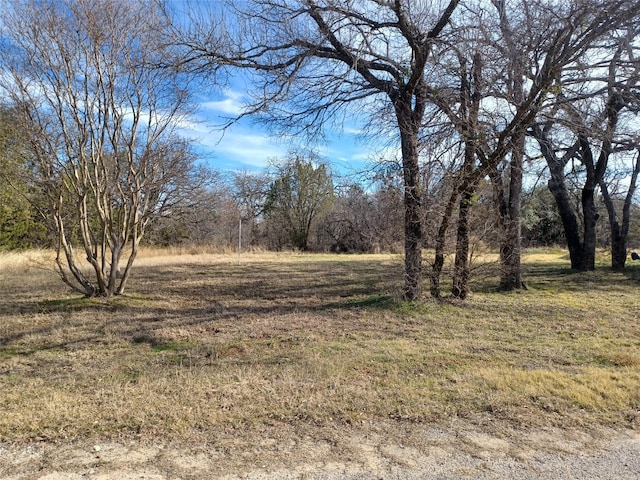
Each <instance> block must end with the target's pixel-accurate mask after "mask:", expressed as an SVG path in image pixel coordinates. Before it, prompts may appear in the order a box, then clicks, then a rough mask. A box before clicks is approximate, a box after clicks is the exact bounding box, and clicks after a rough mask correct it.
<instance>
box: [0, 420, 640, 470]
mask: <svg viewBox="0 0 640 480" xmlns="http://www.w3.org/2000/svg"><path fill="white" fill-rule="evenodd" d="M488 430H490V431H491V433H487V429H485V428H481V427H479V426H478V425H470V424H465V423H462V422H455V424H451V425H447V426H444V427H439V428H434V427H425V426H419V425H398V424H394V423H389V424H386V425H379V424H378V425H368V426H365V428H360V427H358V428H353V427H347V428H340V429H339V428H326V427H325V428H319V429H316V430H314V431H312V432H309V431H304V432H303V431H300V432H296V431H293V430H290V429H289V428H288V427H278V428H274V429H269V430H265V431H263V432H261V433H260V434H256V435H253V434H252V435H251V439H250V438H249V437H248V436H247V435H246V434H242V432H240V433H239V434H237V435H236V434H233V435H232V434H229V435H221V436H217V437H216V439H214V440H211V441H207V440H206V439H205V440H203V439H202V438H198V439H194V441H189V442H188V443H185V442H182V443H177V442H153V441H133V440H127V441H121V442H114V441H108V442H100V441H92V442H82V441H76V442H70V443H61V444H49V443H46V442H39V443H33V444H29V445H20V446H18V445H15V446H11V445H0V478H2V479H11V480H14V479H15V480H18V479H20V480H27V479H29V480H31V479H41V480H63V479H64V480H76V479H92V480H98V479H101V480H102V479H122V480H133V479H136V480H140V479H145V480H169V479H172V480H173V479H183V480H187V479H220V480H223V479H224V480H237V479H246V480H266V479H273V480H293V479H306V480H338V479H347V480H379V479H385V480H386V479H408V480H410V479H461V478H469V479H471V478H473V479H527V480H533V479H540V480H542V479H590V480H603V479H611V480H613V479H616V480H620V479H622V480H626V479H628V480H637V479H640V433H639V432H637V431H624V432H616V431H611V430H597V431H589V432H584V431H571V432H563V431H558V430H554V429H548V430H536V431H518V430H505V429H500V428H489V429H488Z"/></svg>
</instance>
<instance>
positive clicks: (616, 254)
mask: <svg viewBox="0 0 640 480" xmlns="http://www.w3.org/2000/svg"><path fill="white" fill-rule="evenodd" d="M635 23H636V24H629V23H627V24H624V25H622V24H621V25H619V28H618V29H617V30H612V31H611V34H610V35H607V36H606V37H604V38H602V40H601V42H600V43H599V44H596V45H594V47H593V49H592V52H591V53H592V55H591V56H592V57H595V58H597V60H596V61H592V62H588V59H586V60H585V61H581V62H579V63H577V64H576V65H575V66H573V68H571V69H567V70H566V71H565V72H563V74H562V75H561V76H559V77H558V82H557V92H556V94H555V96H556V99H557V102H556V103H555V104H554V106H553V108H552V109H550V110H549V111H548V112H547V114H546V115H545V116H543V117H541V118H540V119H539V121H538V122H537V123H536V124H535V125H534V126H533V127H532V129H531V134H532V136H533V137H534V138H535V140H536V141H537V143H538V146H539V149H540V152H541V154H542V156H543V157H544V159H545V160H546V163H547V165H548V168H549V173H550V179H549V189H550V191H551V193H552V194H553V196H554V198H555V201H556V205H557V207H558V211H559V213H560V217H561V219H562V223H563V226H564V231H565V236H566V239H567V244H568V248H569V254H570V258H571V267H572V268H573V269H576V270H593V269H594V268H595V255H596V233H597V221H598V219H599V217H600V215H599V214H598V211H597V204H596V198H597V189H598V188H600V191H601V192H602V194H603V197H604V201H605V206H606V207H607V212H608V214H609V223H610V227H611V247H612V265H613V267H614V268H622V267H624V263H625V260H626V231H628V211H629V207H630V205H629V207H627V208H626V210H627V213H624V211H623V215H622V218H623V224H622V225H620V224H619V222H618V217H617V214H616V210H615V208H614V202H613V199H612V198H611V195H610V192H609V183H608V181H607V176H608V175H607V171H608V169H609V165H610V162H611V159H612V158H614V157H615V156H620V155H622V156H625V155H626V156H628V152H633V151H635V150H636V149H637V147H638V142H637V138H636V137H637V134H636V132H635V130H636V129H635V128H634V127H633V126H632V123H630V122H629V121H628V118H626V117H629V116H631V117H635V115H636V113H637V112H638V109H639V107H640V100H639V99H640V96H639V95H638V89H637V83H638V80H639V77H638V67H637V60H636V59H635V55H634V53H633V52H634V50H635V49H636V48H637V46H634V42H635V36H636V35H637V32H638V28H639V25H637V21H636V22H635ZM637 168H638V167H637V165H636V166H634V167H633V168H631V169H630V171H631V184H630V185H629V187H630V188H629V189H628V194H627V196H628V200H627V201H628V202H629V203H630V202H631V197H632V195H633V192H634V189H635V181H636V178H637V173H635V172H636V171H637ZM609 176H610V175H609ZM571 185H573V187H574V188H576V189H578V190H579V192H580V198H579V201H578V202H577V204H576V203H575V202H573V201H572V197H571V194H570V190H571V188H570V187H571ZM625 217H626V218H627V219H626V220H624V219H625ZM624 224H626V225H627V226H626V227H625V226H624Z"/></svg>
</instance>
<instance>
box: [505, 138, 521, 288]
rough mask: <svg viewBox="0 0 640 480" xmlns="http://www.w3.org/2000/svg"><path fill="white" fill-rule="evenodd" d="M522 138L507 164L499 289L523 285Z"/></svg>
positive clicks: (516, 144) (518, 139) (517, 142)
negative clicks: (507, 190)
mask: <svg viewBox="0 0 640 480" xmlns="http://www.w3.org/2000/svg"><path fill="white" fill-rule="evenodd" d="M524 142H525V135H524V132H523V133H521V134H520V135H519V136H518V137H517V138H516V140H515V142H514V143H515V145H514V147H513V150H512V152H511V162H510V165H509V170H510V172H509V173H510V175H509V199H508V202H507V205H506V209H505V213H506V216H505V218H503V219H502V221H501V223H502V225H503V228H504V237H503V240H502V245H501V247H500V265H501V269H500V276H501V278H500V288H501V289H502V290H518V289H520V288H524V282H523V281H522V268H521V247H522V237H521V231H522V223H521V215H520V206H521V197H522V169H523V158H524Z"/></svg>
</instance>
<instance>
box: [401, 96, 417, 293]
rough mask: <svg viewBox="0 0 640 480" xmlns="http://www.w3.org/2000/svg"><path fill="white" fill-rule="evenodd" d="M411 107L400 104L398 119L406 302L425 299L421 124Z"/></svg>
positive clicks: (405, 103) (406, 104)
mask: <svg viewBox="0 0 640 480" xmlns="http://www.w3.org/2000/svg"><path fill="white" fill-rule="evenodd" d="M409 102H410V100H409ZM410 105H411V103H407V102H406V101H405V102H397V103H396V116H397V118H398V124H399V127H400V141H401V147H402V170H403V174H404V235H405V238H404V251H405V258H404V265H405V282H404V298H405V299H406V300H410V301H413V300H418V299H419V298H420V296H421V295H422V218H421V208H422V202H421V195H420V167H419V163H418V131H419V125H420V122H419V121H415V120H414V112H413V110H412V109H411V107H410Z"/></svg>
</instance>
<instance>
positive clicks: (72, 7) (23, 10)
mask: <svg viewBox="0 0 640 480" xmlns="http://www.w3.org/2000/svg"><path fill="white" fill-rule="evenodd" d="M1 21H2V25H3V30H4V31H3V36H4V42H5V46H4V48H5V50H4V55H3V58H2V60H0V61H1V62H2V70H3V72H4V73H3V75H2V77H1V82H2V87H4V93H5V95H7V96H8V97H9V98H11V100H12V101H13V105H14V107H15V108H16V110H17V111H18V112H19V113H20V115H21V117H22V118H23V119H24V124H23V125H22V128H23V131H24V134H25V136H26V137H27V138H28V141H29V142H30V146H31V149H32V151H33V154H34V158H35V164H36V168H37V178H36V181H37V182H38V185H39V186H40V188H42V190H43V191H44V192H45V194H46V197H47V198H48V201H49V205H48V208H47V212H45V213H47V214H48V215H50V220H51V224H52V228H53V231H54V233H55V236H56V239H57V258H56V262H57V268H58V271H59V273H60V276H61V278H62V280H63V281H65V282H66V283H67V284H69V285H70V286H71V287H72V288H74V289H75V290H77V291H79V292H82V293H84V294H86V295H101V296H107V297H109V296H111V295H118V294H122V293H123V292H124V289H125V286H126V283H127V280H128V278H129V275H130V272H131V267H132V264H133V262H134V259H135V257H136V254H137V252H138V246H139V244H140V241H141V239H142V237H143V235H144V233H145V229H146V227H147V225H148V223H149V221H150V220H151V219H152V218H153V216H154V215H156V214H157V213H158V212H159V211H162V210H166V209H168V208H170V207H171V206H172V205H173V204H174V203H175V202H176V201H177V200H178V199H179V198H180V196H181V195H182V190H181V188H179V181H178V180H179V179H180V178H184V176H185V175H186V174H187V173H188V171H189V170H190V168H191V166H192V163H193V156H192V155H191V153H190V152H189V150H188V149H187V148H185V144H183V143H182V142H180V141H179V140H177V138H176V136H175V135H174V127H175V126H176V124H177V122H178V121H179V120H180V119H181V117H182V115H183V113H184V108H185V106H186V105H187V104H186V101H187V95H186V90H185V86H186V83H185V81H184V78H182V77H181V76H180V73H179V71H178V70H176V69H170V68H162V69H160V68H154V66H155V65H158V64H160V63H166V62H163V61H162V60H163V59H164V58H165V56H166V55H167V54H169V53H170V51H169V50H168V49H167V48H165V47H163V46H162V45H161V43H160V41H159V39H158V35H159V34H160V32H162V31H163V30H164V25H163V23H162V22H163V17H162V15H160V12H158V11H157V8H156V7H155V6H154V2H148V1H144V0H140V1H135V2H124V1H120V0H84V1H81V2H76V1H73V0H7V1H5V2H3V11H2V13H1ZM77 247H78V248H77ZM79 252H82V253H79ZM84 259H86V261H87V262H88V265H87V264H85V263H84ZM121 261H123V262H124V265H122V267H123V268H121ZM86 267H88V269H87V268H86ZM89 272H92V273H89Z"/></svg>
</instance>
